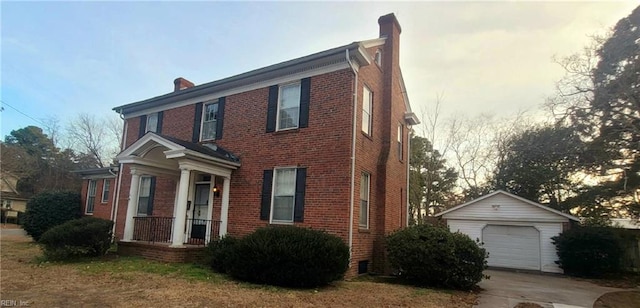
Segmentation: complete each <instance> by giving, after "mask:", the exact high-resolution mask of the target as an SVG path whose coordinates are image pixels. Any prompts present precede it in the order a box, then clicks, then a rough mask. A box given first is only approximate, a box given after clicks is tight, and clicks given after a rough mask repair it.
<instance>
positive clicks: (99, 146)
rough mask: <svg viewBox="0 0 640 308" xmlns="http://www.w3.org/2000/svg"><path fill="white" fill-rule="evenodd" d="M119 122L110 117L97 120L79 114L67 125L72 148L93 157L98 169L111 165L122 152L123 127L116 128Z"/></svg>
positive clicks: (84, 114)
mask: <svg viewBox="0 0 640 308" xmlns="http://www.w3.org/2000/svg"><path fill="white" fill-rule="evenodd" d="M114 118H115V117H114ZM118 120H119V119H117V118H115V119H112V118H109V117H107V118H101V119H96V117H95V116H93V115H89V114H86V113H81V114H79V115H78V116H77V117H75V118H74V119H72V120H71V121H69V122H68V123H67V138H68V139H69V140H70V148H72V149H74V150H75V151H76V152H78V153H83V154H86V155H89V156H91V157H92V158H93V159H95V161H96V164H97V167H104V166H106V165H109V163H110V162H111V161H112V159H113V158H114V157H115V155H117V154H118V152H119V150H120V147H119V140H120V137H121V134H122V133H121V129H122V126H121V125H120V126H116V123H117V121H118ZM118 127H120V128H119V129H118Z"/></svg>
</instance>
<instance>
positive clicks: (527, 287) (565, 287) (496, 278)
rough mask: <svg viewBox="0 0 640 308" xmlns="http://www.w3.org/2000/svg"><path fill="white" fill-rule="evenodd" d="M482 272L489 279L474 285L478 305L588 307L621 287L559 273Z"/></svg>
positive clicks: (484, 307) (483, 307)
mask: <svg viewBox="0 0 640 308" xmlns="http://www.w3.org/2000/svg"><path fill="white" fill-rule="evenodd" d="M485 274H486V275H489V276H491V279H489V280H483V281H481V282H480V283H479V284H478V285H479V286H480V287H481V288H482V289H484V290H483V291H482V292H481V293H480V299H479V301H478V305H476V306H475V307H478V308H501V307H504V308H512V307H513V306H515V305H517V304H518V303H521V302H530V303H536V304H539V305H541V306H543V307H549V308H551V307H553V308H569V307H586V308H591V307H593V303H594V302H595V301H596V299H598V297H600V296H601V295H602V294H605V293H608V292H613V291H622V290H624V289H617V288H608V287H601V286H598V285H596V284H593V283H590V282H586V281H579V280H574V279H571V278H568V277H566V276H560V275H551V274H529V273H516V272H510V271H499V270H486V271H485Z"/></svg>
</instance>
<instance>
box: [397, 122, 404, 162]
mask: <svg viewBox="0 0 640 308" xmlns="http://www.w3.org/2000/svg"><path fill="white" fill-rule="evenodd" d="M403 132H404V125H402V124H398V159H399V160H402V159H403V154H404V153H403V145H402V140H403V139H404V136H403Z"/></svg>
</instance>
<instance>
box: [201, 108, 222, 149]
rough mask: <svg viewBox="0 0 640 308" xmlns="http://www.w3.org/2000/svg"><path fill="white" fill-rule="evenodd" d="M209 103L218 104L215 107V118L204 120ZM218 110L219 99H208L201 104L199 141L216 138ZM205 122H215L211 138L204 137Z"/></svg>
mask: <svg viewBox="0 0 640 308" xmlns="http://www.w3.org/2000/svg"><path fill="white" fill-rule="evenodd" d="M209 105H218V106H217V108H216V114H215V117H216V118H215V120H209V121H205V119H206V118H207V106H209ZM219 110H220V104H219V101H218V100H217V99H216V100H213V101H208V102H205V103H204V104H202V119H201V120H200V141H207V140H216V138H217V137H218V136H217V133H218V132H217V128H218V121H219V120H220V119H218V111H219ZM205 122H215V123H216V125H215V126H216V127H215V129H214V133H213V134H214V136H213V138H206V139H205V136H204V123H205Z"/></svg>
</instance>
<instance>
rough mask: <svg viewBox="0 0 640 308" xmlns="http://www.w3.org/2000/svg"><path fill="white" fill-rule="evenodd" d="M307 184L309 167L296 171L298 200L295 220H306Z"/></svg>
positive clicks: (294, 215) (295, 208)
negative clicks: (305, 195)
mask: <svg viewBox="0 0 640 308" xmlns="http://www.w3.org/2000/svg"><path fill="white" fill-rule="evenodd" d="M306 184H307V168H298V170H297V171H296V201H295V205H294V208H293V221H297V222H303V221H304V191H305V189H306Z"/></svg>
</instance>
